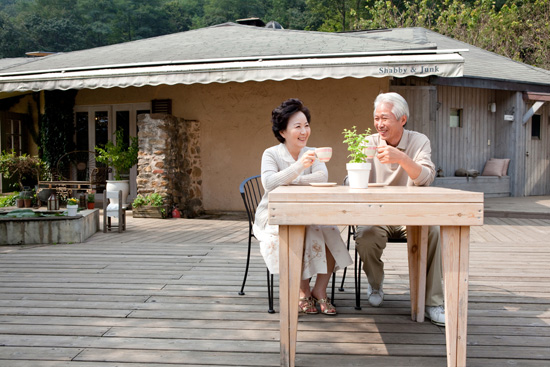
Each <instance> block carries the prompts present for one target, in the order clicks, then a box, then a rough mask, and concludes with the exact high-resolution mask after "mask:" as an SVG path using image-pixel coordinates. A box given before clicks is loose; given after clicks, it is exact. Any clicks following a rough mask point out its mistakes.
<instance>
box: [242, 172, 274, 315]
mask: <svg viewBox="0 0 550 367" xmlns="http://www.w3.org/2000/svg"><path fill="white" fill-rule="evenodd" d="M239 192H240V193H241V197H242V198H243V202H244V207H245V209H246V214H247V215H248V253H247V255H246V269H245V271H244V278H243V284H242V286H241V290H240V292H239V295H241V296H242V295H244V294H245V293H244V286H245V284H246V278H247V276H248V268H249V266H250V250H251V247H252V237H254V233H253V232H252V226H253V225H254V220H255V215H256V208H257V207H258V204H260V201H261V200H262V196H263V193H264V190H263V186H262V182H261V175H256V176H252V177H248V178H247V179H245V180H244V181H243V182H241V184H240V185H239ZM266 270H267V297H268V302H269V308H268V310H267V312H269V313H275V310H274V309H273V274H271V273H270V272H269V269H267V268H266Z"/></svg>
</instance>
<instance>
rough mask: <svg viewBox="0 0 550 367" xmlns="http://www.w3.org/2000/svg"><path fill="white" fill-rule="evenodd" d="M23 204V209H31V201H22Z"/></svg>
mask: <svg viewBox="0 0 550 367" xmlns="http://www.w3.org/2000/svg"><path fill="white" fill-rule="evenodd" d="M23 202H24V203H25V208H31V207H32V199H23Z"/></svg>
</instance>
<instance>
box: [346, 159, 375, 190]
mask: <svg viewBox="0 0 550 367" xmlns="http://www.w3.org/2000/svg"><path fill="white" fill-rule="evenodd" d="M346 169H347V170H348V181H349V187H350V188H352V189H366V188H367V187H369V175H370V169H371V164H370V163H346Z"/></svg>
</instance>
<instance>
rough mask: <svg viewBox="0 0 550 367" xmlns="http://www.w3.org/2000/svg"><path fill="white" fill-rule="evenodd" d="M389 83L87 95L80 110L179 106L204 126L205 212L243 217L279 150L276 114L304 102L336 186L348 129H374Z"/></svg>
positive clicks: (81, 96) (314, 141)
mask: <svg viewBox="0 0 550 367" xmlns="http://www.w3.org/2000/svg"><path fill="white" fill-rule="evenodd" d="M388 88H389V83H388V79H377V78H366V79H353V78H347V79H342V80H334V79H326V80H320V81H316V80H302V81H294V80H289V81H283V82H273V81H268V82H262V83H258V82H248V83H242V84H240V83H227V84H207V85H190V86H185V85H179V86H159V87H143V88H125V89H119V88H114V89H109V90H84V91H81V92H79V93H78V95H77V99H76V103H77V105H94V104H116V103H137V102H147V101H150V100H152V99H164V98H170V99H172V114H173V115H174V116H176V117H180V118H185V119H188V120H197V121H199V123H200V129H201V131H200V142H201V143H200V154H201V160H202V164H203V179H202V194H203V200H204V209H206V210H243V204H242V200H241V198H240V195H239V194H238V186H239V183H240V182H241V181H242V180H243V179H244V178H246V177H248V176H252V175H254V174H259V173H260V160H261V155H262V152H263V151H264V150H265V149H266V148H268V147H270V146H273V145H276V144H278V142H277V140H276V139H275V137H274V136H273V133H272V132H271V122H270V118H271V111H272V110H273V108H275V107H276V106H278V105H279V104H280V103H281V102H282V101H283V100H285V99H287V98H291V97H296V98H300V99H301V100H302V101H304V103H305V104H306V105H307V106H308V107H309V108H310V110H311V114H312V122H311V129H312V134H311V137H310V139H309V142H308V145H309V146H332V147H333V158H332V160H331V161H330V162H329V163H328V164H327V167H328V170H329V180H330V181H335V182H342V180H343V179H344V177H345V175H346V171H345V163H346V161H347V158H346V157H347V151H346V147H345V146H344V144H343V143H342V140H343V139H342V133H341V132H342V129H343V128H350V127H351V126H353V125H356V126H357V127H358V128H359V129H365V128H367V127H371V128H372V127H373V123H372V111H373V106H372V105H373V101H374V98H375V97H376V95H377V94H378V93H380V92H386V91H387V90H388Z"/></svg>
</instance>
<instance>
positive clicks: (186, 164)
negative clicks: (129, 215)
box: [137, 114, 204, 218]
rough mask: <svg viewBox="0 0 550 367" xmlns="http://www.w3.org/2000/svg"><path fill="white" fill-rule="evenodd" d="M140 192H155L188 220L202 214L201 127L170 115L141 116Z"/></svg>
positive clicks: (194, 122) (138, 190) (139, 123)
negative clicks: (174, 205)
mask: <svg viewBox="0 0 550 367" xmlns="http://www.w3.org/2000/svg"><path fill="white" fill-rule="evenodd" d="M137 125H138V129H139V134H138V138H139V156H138V158H139V159H138V175H137V193H138V194H142V195H147V194H150V193H153V192H156V193H159V194H161V195H162V196H163V197H164V200H165V203H167V204H169V205H170V207H172V205H173V204H176V205H177V207H178V208H179V209H180V210H181V211H182V213H183V216H184V217H186V218H192V217H196V216H197V215H200V214H201V213H202V212H203V211H204V208H203V203H202V190H201V184H202V171H201V159H200V147H199V139H200V124H199V122H198V121H190V120H184V119H179V118H177V117H175V116H172V115H167V114H143V115H139V116H138V122H137Z"/></svg>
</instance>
